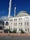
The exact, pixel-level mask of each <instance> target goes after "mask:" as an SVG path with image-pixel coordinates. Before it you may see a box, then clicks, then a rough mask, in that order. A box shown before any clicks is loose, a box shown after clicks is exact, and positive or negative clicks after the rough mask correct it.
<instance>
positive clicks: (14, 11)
mask: <svg viewBox="0 0 30 40" xmlns="http://www.w3.org/2000/svg"><path fill="white" fill-rule="evenodd" d="M15 16H16V7H14V17H15Z"/></svg>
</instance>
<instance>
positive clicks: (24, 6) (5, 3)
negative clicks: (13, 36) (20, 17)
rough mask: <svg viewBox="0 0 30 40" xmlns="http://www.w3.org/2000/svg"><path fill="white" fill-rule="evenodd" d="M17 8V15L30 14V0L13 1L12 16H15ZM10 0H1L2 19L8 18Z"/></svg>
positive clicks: (0, 11)
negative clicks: (21, 13) (24, 12)
mask: <svg viewBox="0 0 30 40" xmlns="http://www.w3.org/2000/svg"><path fill="white" fill-rule="evenodd" d="M15 6H16V8H17V9H16V15H17V14H18V13H19V12H20V11H27V12H28V14H30V0H12V6H11V16H14V7H15ZM8 8H9V0H0V17H1V16H8V11H9V10H8Z"/></svg>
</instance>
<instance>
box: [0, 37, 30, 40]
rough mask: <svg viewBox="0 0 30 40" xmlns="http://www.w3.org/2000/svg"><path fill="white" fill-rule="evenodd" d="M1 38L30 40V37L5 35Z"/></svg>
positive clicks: (5, 39) (0, 38)
mask: <svg viewBox="0 0 30 40" xmlns="http://www.w3.org/2000/svg"><path fill="white" fill-rule="evenodd" d="M0 40H30V37H23V36H19V37H17V36H4V37H0Z"/></svg>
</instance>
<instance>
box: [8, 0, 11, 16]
mask: <svg viewBox="0 0 30 40" xmlns="http://www.w3.org/2000/svg"><path fill="white" fill-rule="evenodd" d="M11 2H12V0H10V2H9V13H8V17H10V14H11Z"/></svg>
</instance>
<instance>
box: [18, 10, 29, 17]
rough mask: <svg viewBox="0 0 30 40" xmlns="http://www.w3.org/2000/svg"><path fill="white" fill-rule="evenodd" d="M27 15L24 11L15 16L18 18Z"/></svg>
mask: <svg viewBox="0 0 30 40" xmlns="http://www.w3.org/2000/svg"><path fill="white" fill-rule="evenodd" d="M28 15H29V14H28V13H27V12H26V11H21V12H19V13H18V15H17V16H18V17H19V16H28Z"/></svg>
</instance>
